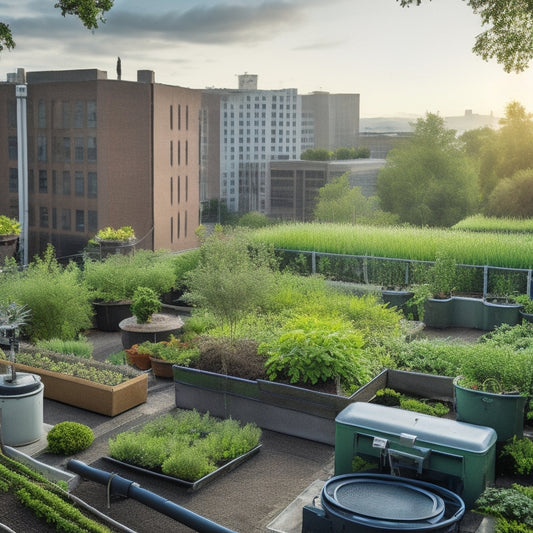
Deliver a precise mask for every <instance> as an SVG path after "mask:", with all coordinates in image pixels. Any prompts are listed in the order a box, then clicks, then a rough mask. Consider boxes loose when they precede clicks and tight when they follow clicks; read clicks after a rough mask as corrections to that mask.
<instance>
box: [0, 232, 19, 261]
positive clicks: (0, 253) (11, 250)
mask: <svg viewBox="0 0 533 533" xmlns="http://www.w3.org/2000/svg"><path fill="white" fill-rule="evenodd" d="M18 241H19V236H18V235H15V234H10V235H0V264H2V265H3V264H4V261H5V260H6V258H8V257H13V256H14V255H15V252H16V251H17V244H18Z"/></svg>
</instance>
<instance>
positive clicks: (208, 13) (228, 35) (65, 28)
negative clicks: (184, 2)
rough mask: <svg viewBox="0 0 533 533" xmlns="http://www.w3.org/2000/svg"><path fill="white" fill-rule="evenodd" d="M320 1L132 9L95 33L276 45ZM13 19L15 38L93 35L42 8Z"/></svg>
mask: <svg viewBox="0 0 533 533" xmlns="http://www.w3.org/2000/svg"><path fill="white" fill-rule="evenodd" d="M313 3H314V0H311V1H308V2H305V3H304V2H300V1H299V0H293V1H288V0H276V1H263V2H261V3H259V4H253V3H246V4H237V3H234V2H232V3H222V4H216V5H210V6H205V5H204V6H194V7H192V8H190V9H186V10H182V9H181V10H180V9H178V8H176V9H172V10H168V11H166V12H161V10H157V8H154V9H153V10H152V11H151V12H148V13H141V12H133V11H130V10H128V6H127V4H125V6H124V7H123V8H122V9H121V10H119V9H116V10H113V9H112V10H111V11H110V12H109V13H108V14H107V15H106V19H107V22H106V23H105V24H101V25H100V26H99V28H98V29H97V30H96V31H95V34H96V35H101V36H105V37H108V38H111V39H117V38H121V39H124V38H127V39H128V40H136V41H137V42H138V46H139V47H142V46H143V40H147V39H157V40H161V41H168V42H171V43H178V42H186V43H194V44H226V45H227V44H230V45H231V44H239V43H247V42H258V41H263V40H270V39H272V37H273V36H274V35H276V34H277V33H279V32H283V31H287V30H290V29H291V28H295V27H298V26H299V25H300V23H302V22H303V21H304V20H305V19H306V15H307V12H308V11H309V9H310V5H311V4H313ZM178 5H179V4H178ZM4 18H6V19H7V18H9V19H10V20H8V21H7V22H10V24H11V27H12V30H13V33H14V35H15V39H16V40H18V41H19V42H21V41H22V40H23V39H25V38H30V37H31V38H34V39H35V38H38V39H50V38H52V39H54V38H55V39H63V40H66V39H76V38H78V39H80V38H82V35H81V34H80V32H82V33H83V32H85V33H87V30H84V29H83V27H82V25H81V22H80V21H79V20H77V19H76V18H75V17H66V18H63V17H61V16H60V14H59V12H58V11H57V10H55V11H53V10H52V11H51V10H50V9H46V10H45V9H44V8H42V9H41V10H40V12H39V11H36V10H33V11H32V13H31V15H27V16H16V15H15V16H11V17H4Z"/></svg>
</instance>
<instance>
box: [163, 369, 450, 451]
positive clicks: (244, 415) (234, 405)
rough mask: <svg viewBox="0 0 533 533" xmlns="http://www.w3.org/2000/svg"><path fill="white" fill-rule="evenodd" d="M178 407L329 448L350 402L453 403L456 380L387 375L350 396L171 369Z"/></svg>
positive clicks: (416, 375) (423, 376)
mask: <svg viewBox="0 0 533 533" xmlns="http://www.w3.org/2000/svg"><path fill="white" fill-rule="evenodd" d="M173 375H174V390H175V401H176V407H179V408H183V409H197V410H198V411H201V412H209V413H210V414H211V415H212V416H218V417H221V418H229V417H232V418H236V419H238V420H241V421H242V422H243V423H247V422H255V423H256V424H257V425H258V426H259V427H261V428H264V429H270V430H272V431H277V432H278V433H284V434H286V435H292V436H295V437H300V438H304V439H308V440H312V441H316V442H322V443H325V444H329V445H334V444H335V418H336V416H337V415H338V414H339V413H340V412H341V411H342V410H343V409H344V408H345V407H346V406H347V405H349V404H350V403H352V402H355V401H362V402H367V401H370V400H371V399H372V398H373V397H374V396H375V394H376V391H377V390H378V389H382V388H385V387H391V388H394V389H395V390H398V391H399V392H409V393H411V394H419V395H420V396H424V397H426V398H432V399H433V398H434V399H440V400H448V401H451V400H452V398H453V386H452V378H447V377H443V376H431V375H428V374H419V373H413V372H402V371H397V370H384V371H383V372H381V373H380V374H379V375H378V376H376V377H375V378H374V379H373V380H372V381H371V382H369V383H367V384H366V385H365V386H363V387H361V388H360V389H359V390H357V391H356V392H355V393H354V394H352V395H351V396H349V397H346V396H338V395H335V394H327V393H323V392H317V391H313V390H309V389H303V388H300V387H295V386H293V385H286V384H283V383H277V382H272V381H265V380H247V379H241V378H236V377H232V376H226V375H223V374H216V373H213V372H206V371H203V370H198V369H194V368H188V367H182V366H178V365H174V366H173Z"/></svg>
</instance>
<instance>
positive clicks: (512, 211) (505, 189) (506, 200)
mask: <svg viewBox="0 0 533 533" xmlns="http://www.w3.org/2000/svg"><path fill="white" fill-rule="evenodd" d="M485 214H486V215H487V216H491V217H514V218H531V217H533V168H530V169H527V170H519V171H518V172H517V173H516V174H515V175H514V176H513V177H512V178H505V179H503V180H501V181H500V182H499V183H498V185H496V187H495V188H494V190H493V191H492V193H491V195H490V197H489V201H488V204H487V206H486V208H485Z"/></svg>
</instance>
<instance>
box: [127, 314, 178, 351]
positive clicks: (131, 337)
mask: <svg viewBox="0 0 533 533" xmlns="http://www.w3.org/2000/svg"><path fill="white" fill-rule="evenodd" d="M182 327H183V320H182V319H181V318H180V317H179V316H174V315H170V314H165V313H154V314H153V315H152V319H151V321H150V322H146V323H144V324H138V323H137V318H136V317H134V316H130V317H128V318H125V319H124V320H122V321H121V322H120V324H119V328H120V330H121V332H122V346H123V347H124V349H128V348H131V347H132V346H133V345H134V344H142V343H143V342H145V341H150V342H154V343H155V342H161V341H168V340H170V336H171V335H174V336H177V335H179V333H180V331H181V328H182Z"/></svg>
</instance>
